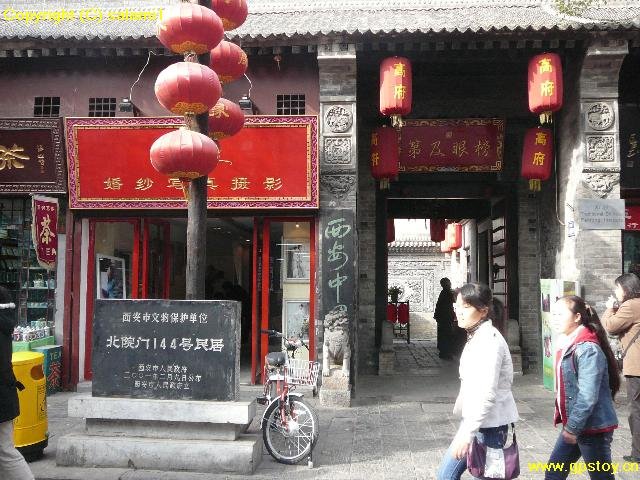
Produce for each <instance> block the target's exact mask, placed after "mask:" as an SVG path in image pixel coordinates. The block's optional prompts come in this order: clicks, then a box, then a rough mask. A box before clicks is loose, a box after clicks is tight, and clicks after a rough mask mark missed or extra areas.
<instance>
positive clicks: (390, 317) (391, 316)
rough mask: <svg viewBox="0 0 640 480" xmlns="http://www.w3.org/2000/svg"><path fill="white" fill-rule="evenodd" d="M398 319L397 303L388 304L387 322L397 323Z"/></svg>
mask: <svg viewBox="0 0 640 480" xmlns="http://www.w3.org/2000/svg"><path fill="white" fill-rule="evenodd" d="M397 319H398V307H397V305H396V304H395V303H387V322H390V323H396V320H397Z"/></svg>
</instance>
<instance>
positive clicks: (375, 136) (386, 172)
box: [371, 127, 400, 189]
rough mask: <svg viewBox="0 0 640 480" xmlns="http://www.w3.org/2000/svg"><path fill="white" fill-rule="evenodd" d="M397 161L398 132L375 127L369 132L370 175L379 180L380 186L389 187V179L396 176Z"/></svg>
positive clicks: (398, 157) (398, 159)
mask: <svg viewBox="0 0 640 480" xmlns="http://www.w3.org/2000/svg"><path fill="white" fill-rule="evenodd" d="M399 162H400V154H399V151H398V132H397V131H396V130H395V129H393V128H389V127H378V128H376V129H375V130H374V131H373V133H372V134H371V175H373V178H375V179H376V180H380V188H383V189H384V188H389V180H390V179H393V178H397V177H398V165H399Z"/></svg>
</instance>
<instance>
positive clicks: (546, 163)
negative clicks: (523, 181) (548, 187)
mask: <svg viewBox="0 0 640 480" xmlns="http://www.w3.org/2000/svg"><path fill="white" fill-rule="evenodd" d="M552 166H553V133H552V131H551V130H550V129H548V128H530V129H529V130H527V133H526V134H525V136H524V145H523V147H522V176H523V177H524V178H528V179H529V189H530V190H533V191H540V188H541V186H542V185H541V183H540V182H541V181H542V180H548V179H549V177H550V176H551V167H552Z"/></svg>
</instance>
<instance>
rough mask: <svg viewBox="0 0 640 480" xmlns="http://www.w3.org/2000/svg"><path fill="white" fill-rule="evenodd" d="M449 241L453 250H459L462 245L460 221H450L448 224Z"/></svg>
mask: <svg viewBox="0 0 640 480" xmlns="http://www.w3.org/2000/svg"><path fill="white" fill-rule="evenodd" d="M447 243H448V244H449V248H450V249H451V250H457V249H459V248H460V247H462V225H461V224H459V223H450V224H449V225H447Z"/></svg>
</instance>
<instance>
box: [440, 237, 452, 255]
mask: <svg viewBox="0 0 640 480" xmlns="http://www.w3.org/2000/svg"><path fill="white" fill-rule="evenodd" d="M451 250H452V249H451V247H450V246H449V240H448V239H446V238H445V239H444V240H443V241H442V242H440V252H442V253H451Z"/></svg>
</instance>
